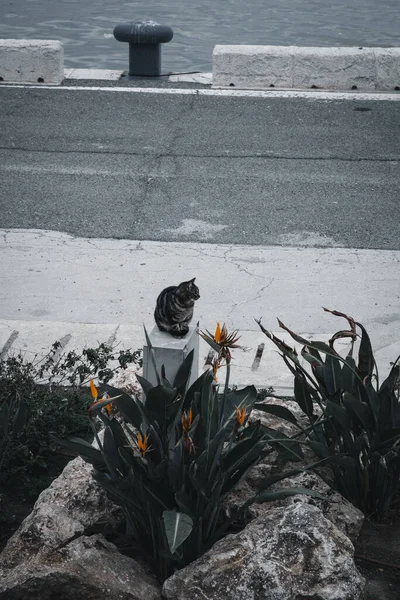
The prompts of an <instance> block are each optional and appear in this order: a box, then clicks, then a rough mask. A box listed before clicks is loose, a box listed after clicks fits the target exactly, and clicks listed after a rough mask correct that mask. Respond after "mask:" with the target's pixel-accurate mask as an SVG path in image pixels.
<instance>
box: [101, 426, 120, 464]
mask: <svg viewBox="0 0 400 600" xmlns="http://www.w3.org/2000/svg"><path fill="white" fill-rule="evenodd" d="M103 451H104V454H105V456H106V458H107V463H108V464H109V465H110V466H111V467H112V468H113V469H118V468H119V467H120V465H121V458H120V454H119V452H118V446H117V444H116V442H115V440H114V435H113V433H112V431H111V429H110V428H109V427H106V428H105V430H104V441H103Z"/></svg>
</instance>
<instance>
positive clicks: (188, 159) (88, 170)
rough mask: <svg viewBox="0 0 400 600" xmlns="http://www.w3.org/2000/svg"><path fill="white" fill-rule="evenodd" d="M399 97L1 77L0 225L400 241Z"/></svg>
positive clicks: (201, 236)
mask: <svg viewBox="0 0 400 600" xmlns="http://www.w3.org/2000/svg"><path fill="white" fill-rule="evenodd" d="M399 112H400V103H399V102H386V101H366V100H359V101H358V100H352V101H345V100H337V101H336V100H323V99H321V100H318V99H311V100H310V99H299V98H257V97H245V98H243V97H226V96H225V97H213V96H201V95H196V94H191V95H179V94H174V95H172V94H160V93H158V94H153V93H151V92H149V93H140V94H129V93H125V92H117V91H115V92H110V91H90V90H89V89H86V90H63V89H62V88H59V89H57V90H51V89H29V88H25V89H17V88H14V89H11V88H5V87H3V88H1V87H0V128H1V129H0V131H1V132H2V133H1V138H0V176H1V195H0V215H1V217H0V226H2V227H5V228H18V227H21V228H36V229H46V230H57V231H63V232H66V233H71V234H74V235H78V236H82V237H103V236H104V237H107V238H122V239H135V240H160V241H200V242H203V241H212V242H215V243H224V244H231V243H237V244H249V245H282V246H315V247H335V246H338V247H349V248H381V249H392V250H393V249H397V250H398V249H400V219H399V218H398V199H399V179H400V169H399V160H400V145H399V140H400V118H399V117H400V114H399Z"/></svg>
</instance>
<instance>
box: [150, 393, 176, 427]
mask: <svg viewBox="0 0 400 600" xmlns="http://www.w3.org/2000/svg"><path fill="white" fill-rule="evenodd" d="M175 396H176V390H174V389H171V388H167V387H164V386H162V385H157V386H156V387H154V388H153V389H151V390H150V391H149V393H148V394H147V398H146V413H147V415H148V417H149V419H150V420H152V421H156V422H157V423H158V425H159V427H161V428H162V427H164V426H165V425H166V423H167V421H168V410H169V408H170V406H171V405H172V403H173V401H174V399H175Z"/></svg>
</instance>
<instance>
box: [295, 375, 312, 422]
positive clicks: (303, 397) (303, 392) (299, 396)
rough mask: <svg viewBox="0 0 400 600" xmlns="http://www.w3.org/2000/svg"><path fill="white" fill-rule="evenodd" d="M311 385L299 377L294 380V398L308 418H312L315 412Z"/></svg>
mask: <svg viewBox="0 0 400 600" xmlns="http://www.w3.org/2000/svg"><path fill="white" fill-rule="evenodd" d="M310 387H311V386H310V385H309V383H307V381H305V380H304V379H303V378H302V377H300V376H299V375H297V376H295V378H294V397H295V400H296V402H297V404H298V405H299V406H300V408H301V410H302V411H303V413H304V414H306V415H307V416H308V417H311V416H312V414H313V411H314V404H313V400H312V397H311V392H310Z"/></svg>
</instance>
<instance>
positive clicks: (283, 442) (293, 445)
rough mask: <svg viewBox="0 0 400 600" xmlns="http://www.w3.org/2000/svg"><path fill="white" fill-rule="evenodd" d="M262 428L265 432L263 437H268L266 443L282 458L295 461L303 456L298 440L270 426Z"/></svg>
mask: <svg viewBox="0 0 400 600" xmlns="http://www.w3.org/2000/svg"><path fill="white" fill-rule="evenodd" d="M262 430H263V431H264V432H265V436H264V439H268V444H269V445H270V446H271V447H272V448H274V449H275V450H277V451H278V452H279V455H280V457H281V458H282V459H283V460H290V461H293V462H297V461H300V460H302V459H303V458H304V454H303V450H302V449H301V446H300V444H299V442H298V441H296V440H293V439H291V438H290V437H288V436H287V435H285V434H284V433H281V432H280V431H276V430H275V429H272V428H271V427H265V426H263V427H262Z"/></svg>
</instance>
